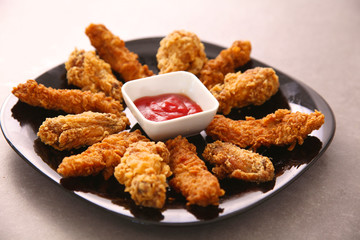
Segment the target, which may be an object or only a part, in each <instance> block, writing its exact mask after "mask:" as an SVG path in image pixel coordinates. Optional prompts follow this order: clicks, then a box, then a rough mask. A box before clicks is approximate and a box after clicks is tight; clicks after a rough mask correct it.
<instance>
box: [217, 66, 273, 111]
mask: <svg viewBox="0 0 360 240" xmlns="http://www.w3.org/2000/svg"><path fill="white" fill-rule="evenodd" d="M279 86H280V84H279V78H278V76H277V75H276V73H275V71H274V70H273V69H272V68H261V67H256V68H254V69H249V70H246V71H245V72H244V73H241V72H237V73H228V74H226V76H225V79H224V83H223V84H217V85H215V86H214V87H213V88H212V89H211V90H210V91H211V93H212V94H213V95H214V97H215V98H216V99H217V100H218V101H219V112H222V113H223V114H224V115H227V114H229V113H230V111H231V109H232V108H241V107H245V106H248V105H262V104H263V103H264V102H266V101H267V100H268V99H269V98H270V97H271V96H273V95H274V94H275V93H276V92H277V91H278V89H279Z"/></svg>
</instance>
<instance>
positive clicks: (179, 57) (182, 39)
mask: <svg viewBox="0 0 360 240" xmlns="http://www.w3.org/2000/svg"><path fill="white" fill-rule="evenodd" d="M156 59H157V62H158V68H159V70H160V72H159V74H162V73H169V72H175V71H188V72H191V73H193V74H195V75H198V74H199V73H200V70H201V69H202V67H203V66H204V64H205V63H206V62H207V57H206V53H205V47H204V44H202V43H201V42H200V39H199V37H198V36H197V35H196V34H195V33H192V32H189V31H185V30H176V31H174V32H172V33H170V34H169V35H167V36H166V37H165V38H163V39H162V40H161V41H160V47H159V49H158V52H157V54H156Z"/></svg>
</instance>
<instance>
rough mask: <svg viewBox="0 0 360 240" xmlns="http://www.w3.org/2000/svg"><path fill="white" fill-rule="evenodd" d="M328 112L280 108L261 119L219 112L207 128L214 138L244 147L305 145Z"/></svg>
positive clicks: (207, 131)
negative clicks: (295, 110) (304, 111)
mask: <svg viewBox="0 0 360 240" xmlns="http://www.w3.org/2000/svg"><path fill="white" fill-rule="evenodd" d="M324 119H325V116H324V115H323V114H322V113H321V112H319V111H316V110H315V112H313V113H310V114H307V113H301V112H291V111H290V110H288V109H279V110H277V111H276V112H275V113H271V114H269V115H267V116H265V117H264V118H262V119H255V118H253V117H246V120H238V121H235V120H232V119H230V118H227V117H225V116H223V115H216V116H215V117H214V119H213V120H212V121H211V123H210V124H209V126H208V127H207V128H206V134H207V135H208V136H210V137H212V138H213V139H216V140H221V141H224V142H231V143H233V144H235V145H237V146H239V147H241V148H246V147H250V148H251V149H252V150H254V151H255V150H256V149H257V148H259V147H260V146H266V147H270V146H272V145H276V146H289V148H288V149H289V150H292V149H294V147H295V146H296V144H299V145H302V144H303V142H304V139H305V138H306V137H307V136H308V134H310V133H311V132H312V131H313V130H317V129H319V128H320V127H321V126H322V125H323V124H324V121H325V120H324Z"/></svg>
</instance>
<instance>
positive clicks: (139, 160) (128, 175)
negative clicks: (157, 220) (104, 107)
mask: <svg viewBox="0 0 360 240" xmlns="http://www.w3.org/2000/svg"><path fill="white" fill-rule="evenodd" d="M169 156H170V153H169V151H168V149H167V148H166V146H165V144H164V143H163V142H157V143H155V142H142V141H140V142H136V143H133V144H131V145H130V146H129V147H128V148H127V150H126V152H125V154H124V156H123V157H122V158H121V163H120V164H119V165H118V166H117V167H116V168H115V172H114V175H115V177H116V179H117V180H118V181H119V183H121V184H124V185H125V192H129V193H130V195H131V198H132V199H133V200H134V202H135V203H136V204H137V205H140V206H144V207H152V208H162V207H163V206H164V204H165V200H166V188H167V187H168V184H167V182H166V178H167V177H169V176H170V175H171V174H172V173H171V171H170V167H169V165H168V163H169Z"/></svg>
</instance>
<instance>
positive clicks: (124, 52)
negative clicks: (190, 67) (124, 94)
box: [85, 24, 154, 82]
mask: <svg viewBox="0 0 360 240" xmlns="http://www.w3.org/2000/svg"><path fill="white" fill-rule="evenodd" d="M85 33H86V35H87V36H88V37H89V39H90V42H91V45H93V47H95V49H96V52H97V53H98V54H99V56H100V58H102V59H103V60H104V61H105V62H107V63H109V64H110V66H111V68H112V69H113V70H115V71H117V72H118V73H120V75H121V77H122V78H123V79H124V81H126V82H127V81H130V80H134V79H138V78H144V77H149V76H152V75H154V73H153V72H152V71H151V70H150V69H149V67H148V66H147V65H141V63H140V62H139V60H138V55H137V54H136V53H133V52H130V51H129V49H128V48H126V46H125V42H124V41H123V40H121V39H120V38H119V37H117V36H115V35H114V34H113V33H112V32H110V31H109V30H108V29H107V28H106V27H105V26H104V25H102V24H90V25H89V26H88V27H87V28H86V30H85Z"/></svg>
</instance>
